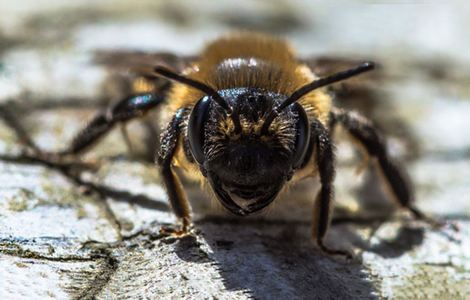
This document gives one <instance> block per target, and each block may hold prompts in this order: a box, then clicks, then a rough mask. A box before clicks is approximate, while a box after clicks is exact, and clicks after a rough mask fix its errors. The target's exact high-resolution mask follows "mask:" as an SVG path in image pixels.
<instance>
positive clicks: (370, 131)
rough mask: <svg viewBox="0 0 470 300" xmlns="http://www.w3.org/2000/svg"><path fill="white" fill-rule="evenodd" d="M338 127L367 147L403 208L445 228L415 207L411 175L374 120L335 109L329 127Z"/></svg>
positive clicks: (417, 217)
mask: <svg viewBox="0 0 470 300" xmlns="http://www.w3.org/2000/svg"><path fill="white" fill-rule="evenodd" d="M337 124H340V125H342V126H343V127H344V128H345V129H346V130H347V132H348V133H349V134H350V135H351V136H352V138H354V139H355V140H357V141H358V142H359V144H360V145H362V146H363V147H364V149H365V150H366V152H367V154H368V155H369V156H370V157H371V158H373V159H374V161H375V162H377V166H378V167H379V170H380V171H381V173H382V175H383V179H384V181H385V182H386V184H387V186H388V187H389V191H390V192H391V194H392V196H393V198H394V200H396V202H397V203H398V204H399V205H400V206H401V207H403V208H405V209H407V210H408V211H409V212H410V213H411V214H412V215H413V216H414V217H415V218H416V219H420V220H424V221H427V222H428V223H430V224H431V225H435V226H440V225H443V223H442V222H440V221H438V220H435V219H433V218H431V217H428V216H426V215H425V214H424V213H423V212H421V211H420V210H419V209H418V208H416V207H415V206H414V205H413V201H414V193H413V190H412V188H411V184H410V180H409V178H408V175H407V173H406V172H405V171H404V170H403V169H401V168H400V166H399V165H398V163H397V162H395V161H394V160H393V159H392V158H391V157H390V156H389V154H388V152H387V148H386V144H385V139H384V138H383V137H382V136H381V135H380V133H379V132H378V131H377V130H376V128H375V127H374V126H373V125H372V122H371V121H369V120H368V119H366V118H364V117H363V116H361V115H359V114H357V113H353V112H346V111H344V110H342V109H337V108H334V109H333V110H332V112H331V114H330V127H331V128H334V126H335V125H337Z"/></svg>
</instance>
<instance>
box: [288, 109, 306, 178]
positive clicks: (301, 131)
mask: <svg viewBox="0 0 470 300" xmlns="http://www.w3.org/2000/svg"><path fill="white" fill-rule="evenodd" d="M292 107H293V110H294V111H295V112H296V113H297V115H298V121H297V139H296V141H295V152H294V156H293V158H292V162H293V164H292V166H293V168H294V169H297V168H299V167H300V166H301V165H302V162H303V161H304V158H305V154H306V153H307V149H308V146H309V144H310V125H309V122H308V117H307V113H306V112H305V110H304V109H303V107H302V106H301V105H300V104H298V103H293V104H292Z"/></svg>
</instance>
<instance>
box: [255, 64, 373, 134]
mask: <svg viewBox="0 0 470 300" xmlns="http://www.w3.org/2000/svg"><path fill="white" fill-rule="evenodd" d="M374 67H375V64H374V63H373V62H365V63H362V64H360V65H359V66H356V67H354V68H352V69H349V70H345V71H341V72H338V73H335V74H332V75H330V76H326V77H322V78H319V79H316V80H314V81H312V82H310V83H307V84H306V85H304V86H302V87H301V88H299V89H297V90H296V91H295V92H293V93H292V95H290V96H289V98H287V99H286V100H284V101H283V102H282V103H281V104H279V105H278V106H277V107H276V108H274V109H273V110H272V111H271V113H270V114H269V115H268V116H267V117H266V120H265V121H264V123H263V127H262V128H261V133H262V134H267V133H268V129H269V126H270V125H271V123H272V122H273V121H274V119H275V118H276V117H277V116H278V115H279V113H280V112H281V111H282V110H283V109H284V108H286V107H287V106H289V105H291V104H292V103H294V102H296V101H298V100H299V99H300V98H302V97H303V96H305V95H306V94H308V93H310V92H311V91H313V90H316V89H318V88H321V87H324V86H327V85H330V84H333V83H336V82H338V81H342V80H345V79H348V78H350V77H353V76H356V75H359V74H361V73H364V72H367V71H371V70H373V69H374Z"/></svg>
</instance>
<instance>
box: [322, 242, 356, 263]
mask: <svg viewBox="0 0 470 300" xmlns="http://www.w3.org/2000/svg"><path fill="white" fill-rule="evenodd" d="M318 247H319V248H320V250H321V251H322V252H323V253H325V254H327V255H331V256H340V257H342V258H344V259H346V260H348V261H349V260H351V259H352V258H353V255H352V253H351V252H349V251H346V250H339V249H332V248H329V247H327V246H325V245H323V244H320V245H318Z"/></svg>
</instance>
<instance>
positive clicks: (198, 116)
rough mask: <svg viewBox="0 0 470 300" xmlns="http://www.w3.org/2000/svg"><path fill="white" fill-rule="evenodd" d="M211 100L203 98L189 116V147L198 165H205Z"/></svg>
mask: <svg viewBox="0 0 470 300" xmlns="http://www.w3.org/2000/svg"><path fill="white" fill-rule="evenodd" d="M210 103H211V101H210V98H209V97H208V96H206V97H203V98H201V100H199V101H198V102H197V103H196V105H195V106H194V108H193V110H192V111H191V115H190V116H189V123H188V137H189V147H190V149H191V153H192V154H193V157H194V159H195V160H196V161H197V162H198V164H200V165H202V164H203V163H204V129H205V126H204V125H205V124H206V121H207V118H208V116H209V107H210Z"/></svg>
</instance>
